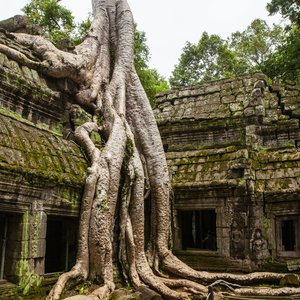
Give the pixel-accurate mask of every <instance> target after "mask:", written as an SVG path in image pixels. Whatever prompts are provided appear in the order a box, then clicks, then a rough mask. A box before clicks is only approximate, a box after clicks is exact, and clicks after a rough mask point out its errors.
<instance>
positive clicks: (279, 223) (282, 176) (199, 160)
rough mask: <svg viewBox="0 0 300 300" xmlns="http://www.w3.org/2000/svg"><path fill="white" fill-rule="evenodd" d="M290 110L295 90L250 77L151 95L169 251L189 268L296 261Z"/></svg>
mask: <svg viewBox="0 0 300 300" xmlns="http://www.w3.org/2000/svg"><path fill="white" fill-rule="evenodd" d="M299 107H300V86H299V85H297V84H295V83H291V82H289V83H286V84H285V85H280V84H278V83H271V82H270V80H269V79H268V78H266V76H265V75H263V74H260V73H258V74H253V75H249V76H244V77H240V78H236V79H228V80H221V81H215V82H210V83H206V84H203V85H202V86H198V87H191V88H186V89H183V90H172V91H169V92H167V93H164V94H160V95H158V97H157V106H156V108H155V110H154V111H155V115H156V119H157V121H158V125H159V129H160V132H161V135H162V139H163V143H164V146H165V149H166V150H167V160H168V165H169V172H170V177H171V181H172V186H173V193H174V219H175V226H174V227H175V232H174V249H175V251H176V252H177V254H178V255H180V256H181V257H182V258H183V259H186V260H187V262H191V264H192V265H193V266H194V267H196V268H197V267H198V268H201V267H202V268H203V265H205V261H206V262H207V263H208V264H209V265H207V268H210V269H213V270H216V269H218V268H219V267H220V266H223V267H221V269H222V268H223V269H227V270H228V269H230V270H231V269H233V270H235V269H241V267H240V266H242V268H244V270H245V271H246V270H250V269H251V270H253V269H263V268H264V269H272V270H286V264H285V262H286V261H288V262H289V261H291V260H294V259H295V258H297V257H299V256H300V235H299V221H300V219H299V216H300V215H299V214H300V205H299V204H300V186H299V185H300V172H299V171H300V168H299V167H300V151H299V149H298V144H299V141H300V128H299V118H300V115H299ZM187 220H190V221H187ZM203 220H204V221H205V220H209V221H208V222H211V223H213V224H210V225H205V224H203V222H204V221H203ZM207 231H210V232H212V233H213V238H214V239H215V246H211V247H210V249H208V247H207V246H206V245H205V243H204V241H205V239H206V235H207ZM189 232H190V237H188V238H187V235H188V234H189ZM207 250H210V251H211V250H213V251H211V255H207ZM195 255H196V257H198V258H199V257H203V258H204V259H200V260H198V261H200V262H199V264H197V263H195V259H194V256H195ZM207 257H210V258H211V259H207ZM220 260H222V261H223V263H220ZM193 261H194V262H193ZM237 262H238V263H239V266H238V265H237V264H236V263H237ZM282 262H284V264H280V263H282ZM218 266H219V267H218Z"/></svg>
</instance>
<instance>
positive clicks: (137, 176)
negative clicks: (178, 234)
mask: <svg viewBox="0 0 300 300" xmlns="http://www.w3.org/2000/svg"><path fill="white" fill-rule="evenodd" d="M92 2H93V17H94V20H93V23H92V26H91V29H90V31H89V34H88V36H87V37H86V38H85V40H84V41H83V42H82V43H81V44H80V45H79V46H77V47H76V48H75V49H74V51H73V52H72V53H68V52H64V51H61V50H58V49H56V48H55V47H54V46H53V45H52V44H51V43H50V42H49V41H47V40H46V39H45V38H43V37H40V36H32V35H28V34H24V33H16V34H15V37H16V39H17V40H18V41H19V42H20V43H22V44H24V45H27V46H29V47H31V48H33V49H34V50H35V52H36V53H38V54H39V55H40V56H41V57H42V58H43V62H42V63H38V62H34V61H31V60H30V58H27V57H25V58H24V55H23V54H22V55H23V56H22V55H21V54H20V53H16V51H15V50H13V49H8V48H5V47H4V48H3V47H2V48H1V47H0V51H2V52H5V53H6V54H7V55H10V56H11V57H12V58H13V59H16V60H18V61H19V62H20V63H23V64H27V65H30V66H31V67H36V68H39V69H40V70H42V71H43V72H44V73H45V74H48V75H49V76H52V77H55V78H70V79H72V80H74V81H75V82H76V83H78V85H79V86H80V90H79V92H78V93H77V94H76V95H75V99H76V101H77V103H78V104H79V105H80V106H81V107H82V108H84V109H86V110H88V111H89V112H91V113H92V115H93V121H92V122H87V123H85V124H83V125H82V126H80V127H78V128H76V130H75V139H76V141H77V143H78V144H80V145H81V146H82V147H83V148H84V149H85V152H86V154H87V156H88V158H89V160H90V162H91V165H90V167H89V168H88V170H87V177H86V183H85V189H84V194H83V198H82V205H81V214H80V224H79V240H78V253H77V260H76V264H75V266H74V267H73V268H72V269H71V271H69V272H67V273H64V274H62V275H61V276H60V278H59V279H58V281H57V283H56V285H55V286H54V287H53V289H52V290H51V292H50V294H49V296H48V297H47V299H48V300H55V299H60V297H61V294H62V293H63V290H64V288H65V286H66V284H67V282H68V281H70V280H73V279H78V278H81V279H83V280H86V279H88V278H90V279H96V280H97V281H99V278H100V279H101V280H102V282H103V284H102V285H101V286H99V288H98V289H96V290H95V291H93V292H92V293H91V295H89V296H75V297H70V298H69V299H73V300H75V299H90V300H91V299H104V298H105V297H107V296H108V295H109V294H110V293H111V292H112V291H113V290H114V289H115V284H114V276H113V274H114V272H113V270H114V266H113V244H114V245H115V244H116V243H115V242H116V241H113V239H114V228H115V226H117V225H116V224H115V219H116V217H117V214H118V213H119V220H120V230H119V232H120V234H119V238H118V241H117V243H118V245H119V246H118V247H119V249H118V254H119V256H118V257H119V261H120V265H121V266H122V273H123V274H124V277H125V278H126V280H128V281H130V282H131V283H132V285H133V286H134V287H135V288H136V289H137V290H138V289H139V288H142V287H143V286H144V285H147V286H148V287H150V288H151V289H153V290H155V291H157V292H158V293H160V294H161V295H163V297H165V298H166V299H190V295H192V294H198V295H200V296H202V297H204V296H205V295H206V294H207V293H208V288H207V285H208V284H211V285H214V282H217V283H219V280H221V279H222V280H226V281H227V282H231V284H226V286H227V288H228V286H230V289H231V292H232V293H235V291H236V294H239V295H243V294H259V293H260V290H261V289H253V288H251V289H250V288H248V289H243V288H241V287H239V286H237V285H233V284H232V283H235V284H252V283H257V282H266V281H267V282H278V281H279V280H280V279H281V278H282V277H283V275H280V274H273V273H252V274H248V275H234V274H223V273H221V274H218V273H213V274H211V273H208V272H199V271H195V270H193V269H192V268H190V267H188V266H186V265H185V264H184V263H182V262H181V261H180V260H178V259H177V258H176V257H175V256H174V255H173V254H172V252H171V251H170V249H169V246H168V245H169V239H170V225H171V217H170V215H171V207H170V201H169V192H170V191H169V189H170V182H169V174H168V168H167V162H166V158H165V154H164V150H163V145H162V141H161V138H160V134H159V131H158V128H157V125H156V121H155V118H154V115H153V112H152V109H151V106H150V104H149V101H148V99H147V96H146V94H145V92H144V89H143V87H142V85H141V83H140V80H139V78H138V76H137V74H136V71H135V68H134V59H133V42H134V23H133V18H132V14H131V11H130V8H129V6H128V4H127V1H126V0H93V1H92ZM99 117H101V119H102V120H104V121H103V123H101V124H100V123H99V121H98V120H99V119H100V118H99ZM93 132H94V133H97V134H100V135H102V136H104V139H105V140H106V143H105V146H104V147H103V148H101V149H99V148H97V147H96V145H95V144H94V143H93V141H92V139H91V134H92V133H93ZM121 174H122V176H123V177H121ZM145 182H147V183H149V186H150V191H151V196H150V199H151V202H152V208H153V209H152V213H151V218H152V220H151V222H152V225H151V245H150V246H149V245H145V240H144V225H145V220H144V201H150V200H149V199H147V200H145V191H146V188H148V187H145ZM119 202H120V203H119ZM118 207H119V208H120V209H117V208H118ZM113 242H114V243H113ZM145 249H147V255H146V253H145ZM161 267H163V269H164V271H165V274H161V272H160V271H159V269H160V268H161ZM223 285H224V284H223ZM298 292H300V290H298V289H277V290H274V289H268V290H265V289H264V290H263V293H264V294H268V295H272V294H275V293H278V294H280V293H286V294H289V293H298Z"/></svg>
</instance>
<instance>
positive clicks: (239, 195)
mask: <svg viewBox="0 0 300 300" xmlns="http://www.w3.org/2000/svg"><path fill="white" fill-rule="evenodd" d="M0 43H1V44H4V45H7V46H9V47H12V48H15V49H18V50H19V51H21V52H22V53H24V54H26V55H27V56H28V57H30V58H31V59H32V60H35V61H39V58H38V57H36V56H34V54H33V53H32V52H30V51H29V50H28V49H26V48H24V47H22V46H20V45H18V44H17V43H16V42H15V41H14V39H13V38H11V37H10V36H9V35H8V34H6V33H3V32H0ZM76 89H77V87H76V85H75V84H74V83H72V82H69V81H66V80H58V79H53V78H48V77H46V76H43V75H42V74H41V73H40V72H39V71H38V70H35V69H31V68H28V67H26V66H24V65H22V64H18V63H16V62H15V61H14V60H11V59H9V58H8V57H7V56H6V55H5V54H3V53H0V197H1V198H0V240H2V241H5V243H4V242H3V243H2V244H1V245H0V248H1V249H0V281H1V280H2V279H5V280H11V281H15V282H17V281H18V280H19V279H20V278H22V277H24V276H28V274H29V275H30V274H31V272H34V273H36V274H45V273H53V272H60V271H65V270H67V269H69V268H70V267H71V266H72V261H73V260H74V257H75V253H76V228H77V225H78V214H79V208H80V199H81V195H82V189H83V185H84V179H85V172H86V168H87V166H88V162H87V161H86V159H85V157H84V155H83V153H82V152H81V150H80V149H79V147H78V146H77V145H76V143H74V142H73V141H72V128H74V125H78V124H80V122H83V121H84V120H87V119H90V118H91V116H89V115H88V114H86V113H83V111H81V110H80V109H79V107H78V106H77V107H76V105H74V103H73V98H74V97H73V96H72V95H74V94H75V93H76ZM154 112H155V116H156V119H157V122H158V125H159V129H160V132H161V135H162V139H163V143H164V147H165V149H166V155H167V161H168V165H169V171H170V178H171V182H172V187H173V190H172V194H173V199H172V201H173V216H174V217H173V220H174V234H173V244H174V246H173V249H174V252H176V254H178V255H179V256H180V257H181V258H182V259H183V260H185V261H187V262H188V263H189V264H190V265H191V266H193V267H195V268H201V269H208V270H209V269H210V270H219V271H221V270H238V271H241V270H245V271H249V270H254V269H268V268H269V269H270V268H272V269H273V270H281V271H282V270H284V271H285V270H286V262H288V265H289V266H291V265H293V266H295V265H297V258H298V257H299V256H300V236H299V229H298V228H299V222H300V205H299V203H300V202H299V195H300V187H299V184H300V180H299V177H300V172H299V171H300V152H299V151H298V145H299V141H300V129H299V118H300V86H298V85H296V84H293V83H287V84H285V85H280V84H277V83H276V84H274V83H270V81H269V79H268V78H266V77H265V76H264V75H263V74H253V75H249V76H244V77H240V78H236V79H227V80H221V81H215V82H210V83H206V84H203V85H201V86H197V87H190V88H186V89H183V90H172V91H169V92H167V93H164V94H160V95H158V96H157V106H156V108H155V109H154ZM49 253H52V255H49ZM282 263H283V264H282ZM298 265H299V263H298Z"/></svg>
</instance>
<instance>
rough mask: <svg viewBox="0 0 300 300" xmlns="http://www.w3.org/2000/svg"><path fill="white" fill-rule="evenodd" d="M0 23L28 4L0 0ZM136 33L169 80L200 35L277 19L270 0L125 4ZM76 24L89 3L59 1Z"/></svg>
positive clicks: (134, 1) (146, 0) (153, 0)
mask: <svg viewBox="0 0 300 300" xmlns="http://www.w3.org/2000/svg"><path fill="white" fill-rule="evenodd" d="M1 1H2V3H1V10H0V20H3V19H6V18H9V17H11V16H14V15H16V14H20V13H21V8H22V7H23V6H24V5H25V4H26V3H28V2H30V0H11V1H7V0H1ZM128 2H129V5H130V6H131V9H132V12H133V16H134V18H135V21H136V23H137V24H138V29H139V30H142V31H145V32H146V37H147V44H148V46H149V48H150V52H151V62H150V67H153V68H156V69H157V70H158V71H159V73H160V74H162V75H163V76H165V77H166V78H169V76H170V75H171V72H172V70H173V68H174V65H175V64H177V62H178V58H179V56H180V54H181V52H182V48H183V47H184V45H185V43H186V41H190V42H193V43H195V42H197V41H198V40H199V39H200V37H201V34H202V32H203V31H207V32H208V33H209V34H219V35H221V36H222V37H223V38H226V37H228V36H230V34H231V33H232V32H234V31H237V30H239V31H242V30H244V29H246V27H247V26H248V25H249V24H250V23H251V21H253V20H254V19H256V18H261V19H265V20H266V21H267V22H268V24H270V25H271V24H272V23H279V22H280V18H279V16H275V17H269V16H268V12H267V10H266V8H265V7H266V5H267V3H268V2H270V0H184V1H183V0H151V1H150V0H144V1H143V0H128ZM61 4H62V5H64V6H66V7H67V8H69V9H70V10H72V11H73V13H74V15H75V17H76V20H77V21H81V20H83V19H85V18H86V16H87V14H88V12H90V11H91V1H90V0H62V1H61Z"/></svg>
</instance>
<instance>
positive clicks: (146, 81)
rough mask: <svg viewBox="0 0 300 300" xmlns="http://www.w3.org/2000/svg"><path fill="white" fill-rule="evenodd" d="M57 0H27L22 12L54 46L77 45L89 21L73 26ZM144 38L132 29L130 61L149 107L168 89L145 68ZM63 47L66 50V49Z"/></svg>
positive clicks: (161, 79)
mask: <svg viewBox="0 0 300 300" xmlns="http://www.w3.org/2000/svg"><path fill="white" fill-rule="evenodd" d="M59 2H60V0H31V1H30V3H29V4H27V5H25V7H24V8H23V11H24V13H25V15H26V16H27V18H28V20H29V22H30V23H31V24H34V25H38V26H39V27H41V28H42V30H43V34H44V35H45V36H47V37H48V38H49V39H50V40H51V41H52V42H53V43H54V44H55V45H56V46H57V47H59V48H68V47H70V46H71V47H72V46H73V45H77V44H79V43H80V42H81V41H82V39H83V38H84V36H85V35H86V34H87V33H88V30H89V28H90V26H91V22H92V18H91V16H90V15H89V16H88V18H87V19H86V20H85V21H83V22H81V23H80V24H75V22H74V16H73V14H72V12H71V11H70V10H68V9H67V8H65V7H63V6H62V5H61V4H60V3H59ZM146 41H147V40H146V35H145V33H144V32H142V31H138V30H137V28H136V26H135V36H134V61H135V67H136V70H137V73H138V75H139V77H140V80H141V82H142V85H143V87H144V89H145V91H146V94H147V96H148V98H149V100H150V102H151V104H152V105H153V104H154V102H155V95H156V94H157V93H158V92H160V91H163V90H166V89H168V88H169V86H168V83H167V81H166V80H165V79H164V78H163V77H162V76H160V75H159V73H158V71H157V70H155V69H150V68H149V67H148V62H149V60H150V51H149V48H148V46H147V44H146ZM66 46H67V47H66Z"/></svg>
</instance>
